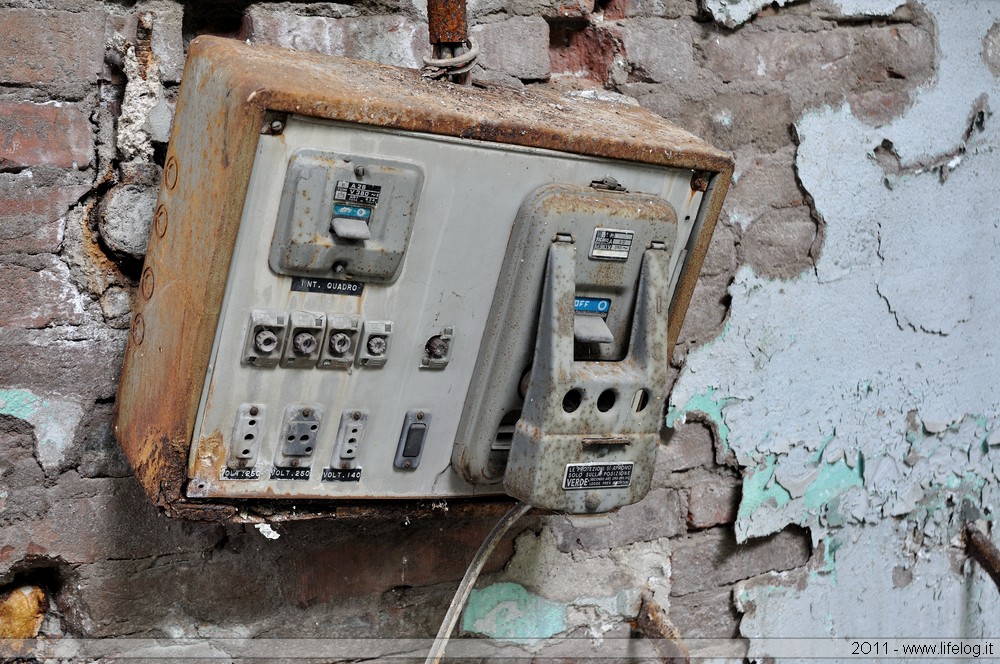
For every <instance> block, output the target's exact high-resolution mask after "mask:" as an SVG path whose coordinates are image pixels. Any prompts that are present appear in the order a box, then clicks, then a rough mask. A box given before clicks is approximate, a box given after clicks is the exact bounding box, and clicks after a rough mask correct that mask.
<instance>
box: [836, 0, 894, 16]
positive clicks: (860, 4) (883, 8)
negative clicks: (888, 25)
mask: <svg viewBox="0 0 1000 664" xmlns="http://www.w3.org/2000/svg"><path fill="white" fill-rule="evenodd" d="M831 1H832V2H833V4H834V6H836V7H837V8H838V9H840V13H841V14H843V15H844V16H890V15H892V13H893V12H895V11H896V10H897V9H899V8H900V7H902V6H903V5H905V4H906V0H831Z"/></svg>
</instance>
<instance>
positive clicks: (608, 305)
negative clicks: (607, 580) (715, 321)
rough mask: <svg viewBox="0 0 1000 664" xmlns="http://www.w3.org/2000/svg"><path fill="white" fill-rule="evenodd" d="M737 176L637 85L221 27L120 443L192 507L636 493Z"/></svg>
mask: <svg viewBox="0 0 1000 664" xmlns="http://www.w3.org/2000/svg"><path fill="white" fill-rule="evenodd" d="M731 175H732V162H731V160H730V159H729V158H728V157H727V156H726V155H725V154H724V153H722V152H720V151H718V150H716V149H715V148H712V147H711V146H709V145H707V144H706V143H704V142H702V141H701V140H699V139H697V138H695V137H694V136H691V135H690V134H688V133H686V132H684V131H683V130H681V129H678V128H677V127H675V126H673V125H671V124H670V123H668V122H666V121H665V120H663V119H662V118H660V117H657V116H655V115H653V114H651V113H649V112H647V111H645V110H643V109H641V108H638V107H634V106H628V105H622V104H616V103H611V102H603V101H596V100H591V99H584V98H580V97H563V96H558V95H555V94H552V93H550V92H547V91H545V90H540V89H535V88H529V89H528V90H525V91H513V90H508V89H502V88H485V89H480V88H464V87H460V86H454V85H451V84H448V83H442V82H434V81H429V80H425V79H423V78H421V77H420V75H419V73H418V72H414V71H409V70H404V69H398V68H393V67H386V66H381V65H376V64H372V63H362V62H356V61H351V60H345V59H338V58H332V57H328V56H322V55H318V54H310V53H297V52H294V51H289V50H284V49H275V48H269V47H264V46H253V45H247V44H245V43H242V42H238V41H231V40H225V39H220V38H214V37H199V38H197V39H195V40H193V41H192V42H191V45H190V49H189V55H188V62H187V66H186V69H185V74H184V81H183V84H182V86H181V91H180V96H179V99H178V103H177V111H176V115H175V120H174V127H173V134H172V137H171V142H170V146H169V149H168V151H167V156H166V164H165V167H164V174H163V182H162V185H161V189H160V195H159V199H158V202H157V207H156V213H155V218H154V221H153V230H152V233H151V237H150V243H149V250H148V253H147V257H146V264H145V267H144V270H143V277H142V283H141V284H140V287H139V289H138V291H139V296H138V299H137V303H136V308H135V313H134V317H133V323H132V328H131V331H130V339H129V345H128V348H127V351H126V357H125V364H124V368H123V372H122V378H121V384H120V388H119V393H118V400H117V403H116V409H117V411H116V418H115V433H116V436H117V438H118V440H119V441H120V443H121V445H122V448H123V449H124V450H125V453H126V455H127V457H128V458H129V461H130V462H131V464H132V466H133V467H134V469H135V472H136V476H137V478H138V479H139V481H140V482H141V483H142V485H143V487H144V488H145V490H146V492H147V493H148V494H149V496H150V498H151V499H152V500H153V501H154V502H156V503H157V504H158V505H160V506H161V507H163V508H164V509H166V510H167V511H168V512H169V513H170V514H172V515H179V516H187V517H192V518H209V517H210V518H214V519H223V520H227V519H228V520H247V519H250V520H252V519H254V518H255V517H254V513H255V510H265V509H266V511H267V513H268V514H269V515H271V517H272V518H274V517H275V516H281V517H282V518H296V517H300V516H314V515H316V514H318V513H329V511H330V510H332V509H333V507H332V506H334V505H336V506H337V507H336V508H337V510H338V512H343V511H344V510H345V509H346V510H360V511H363V512H364V513H365V514H372V513H373V512H372V507H371V505H370V504H369V505H366V504H365V502H364V501H371V500H373V499H378V500H379V501H381V502H379V503H378V505H379V507H378V511H379V513H384V514H392V513H398V512H399V511H404V512H407V513H411V512H413V511H419V510H421V509H430V508H429V507H421V506H420V504H419V503H417V502H415V501H416V500H417V499H434V500H440V499H449V500H452V501H454V500H457V499H463V498H472V497H487V498H489V499H490V500H492V501H494V502H499V501H502V500H504V499H506V497H507V496H508V495H509V496H515V497H517V498H519V499H522V500H526V501H528V502H531V503H532V504H534V505H537V506H542V507H546V508H549V509H554V510H559V511H564V512H569V513H589V512H603V511H607V510H613V509H616V508H617V507H620V506H621V505H626V504H629V503H632V502H635V501H636V500H639V499H641V498H642V496H643V495H644V494H645V493H646V491H647V490H648V487H649V480H650V477H651V474H652V463H653V455H654V453H655V449H656V445H657V444H658V439H659V432H660V428H661V426H662V422H663V404H664V400H665V397H666V389H667V387H666V370H667V360H668V358H669V356H670V352H671V349H672V348H673V345H674V343H675V342H676V339H677V335H678V331H679V330H680V326H681V323H682V321H683V318H684V313H685V311H686V310H687V307H688V303H689V302H690V299H691V294H692V292H693V288H694V282H695V279H696V277H697V274H698V271H699V269H700V267H701V264H702V261H703V260H704V257H705V252H706V251H707V248H708V242H709V239H710V236H711V231H712V229H713V227H714V224H715V222H716V218H717V216H718V214H719V210H720V208H721V205H722V201H723V198H724V196H725V193H726V189H727V188H728V184H729V180H730V177H731ZM392 499H395V500H396V501H403V502H396V503H389V502H386V501H388V500H392ZM405 501H410V502H405ZM394 510H395V511H394Z"/></svg>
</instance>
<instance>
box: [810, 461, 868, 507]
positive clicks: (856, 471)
mask: <svg viewBox="0 0 1000 664" xmlns="http://www.w3.org/2000/svg"><path fill="white" fill-rule="evenodd" d="M864 483H865V461H864V457H863V456H862V455H861V453H860V452H859V453H858V457H857V460H856V462H855V464H854V468H851V467H850V466H848V465H847V462H846V461H845V460H844V459H841V460H840V461H837V462H836V463H828V464H826V465H825V466H823V467H822V468H821V469H820V471H819V477H817V478H816V479H815V480H813V483H812V484H810V485H809V488H808V489H806V492H805V494H804V495H803V496H802V502H803V503H805V506H806V507H807V508H808V509H811V510H818V509H819V508H820V507H822V506H823V505H825V504H826V503H827V502H829V501H830V500H831V499H832V498H834V497H836V496H839V495H840V494H842V493H844V492H845V491H847V490H848V489H850V488H851V487H854V486H863V485H864Z"/></svg>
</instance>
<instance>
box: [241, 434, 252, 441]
mask: <svg viewBox="0 0 1000 664" xmlns="http://www.w3.org/2000/svg"><path fill="white" fill-rule="evenodd" d="M243 440H253V434H252V433H248V434H247V435H245V436H243Z"/></svg>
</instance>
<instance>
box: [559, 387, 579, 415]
mask: <svg viewBox="0 0 1000 664" xmlns="http://www.w3.org/2000/svg"><path fill="white" fill-rule="evenodd" d="M581 403H583V392H581V391H580V390H577V389H572V390H570V391H569V392H567V393H566V396H564V397H563V410H565V411H566V412H567V413H572V412H573V411H575V410H576V409H577V408H579V407H580V404H581Z"/></svg>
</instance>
